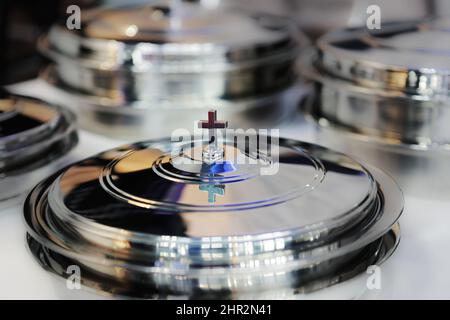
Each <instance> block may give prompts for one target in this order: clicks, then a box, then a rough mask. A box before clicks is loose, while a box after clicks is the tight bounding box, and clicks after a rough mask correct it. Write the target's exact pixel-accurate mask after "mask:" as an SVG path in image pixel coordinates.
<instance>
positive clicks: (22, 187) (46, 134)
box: [0, 90, 78, 201]
mask: <svg viewBox="0 0 450 320" xmlns="http://www.w3.org/2000/svg"><path fill="white" fill-rule="evenodd" d="M77 141H78V138H77V133H76V131H75V125H74V116H73V115H72V113H70V112H68V111H66V110H63V109H61V108H59V107H57V106H53V105H50V104H48V103H46V102H43V101H41V100H37V99H34V98H29V97H24V96H19V95H14V94H11V93H9V92H7V91H3V90H1V91H0V194H1V196H0V199H1V200H2V201H5V200H10V199H11V198H14V197H16V196H17V195H19V194H20V193H22V192H24V191H26V190H27V189H29V188H31V187H32V186H33V185H34V184H35V183H37V182H38V181H39V180H40V179H42V178H44V177H45V176H46V175H48V174H49V173H51V171H48V170H49V168H50V167H51V165H52V163H53V162H54V161H56V160H57V159H58V158H60V157H62V156H63V155H64V154H66V153H67V152H68V151H69V150H71V149H72V148H73V147H74V146H75V145H76V143H77Z"/></svg>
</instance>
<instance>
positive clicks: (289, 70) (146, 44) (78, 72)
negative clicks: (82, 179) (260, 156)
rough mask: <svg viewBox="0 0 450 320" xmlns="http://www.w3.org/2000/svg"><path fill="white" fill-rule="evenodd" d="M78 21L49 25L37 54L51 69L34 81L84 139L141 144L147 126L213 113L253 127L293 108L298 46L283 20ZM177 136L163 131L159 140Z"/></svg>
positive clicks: (121, 12)
mask: <svg viewBox="0 0 450 320" xmlns="http://www.w3.org/2000/svg"><path fill="white" fill-rule="evenodd" d="M83 13H84V14H83V15H82V19H83V21H82V25H83V28H82V29H81V30H73V31H71V30H68V29H67V28H66V26H65V25H55V26H54V27H53V28H52V29H51V30H50V31H49V33H48V35H47V36H46V37H44V38H43V39H42V40H41V42H40V50H41V51H42V52H43V53H44V54H45V55H46V56H47V57H49V58H50V59H51V60H52V61H53V64H52V65H51V66H50V68H49V70H47V71H46V72H43V74H42V77H43V78H45V79H46V80H48V81H49V82H50V83H51V84H53V85H54V86H55V87H57V88H59V89H61V90H64V91H66V92H68V93H70V94H71V97H72V99H69V101H68V102H67V104H68V105H69V106H71V107H73V108H74V109H75V110H76V111H77V113H78V114H79V118H80V123H81V124H82V125H83V126H84V127H85V128H86V129H88V130H95V131H97V132H101V133H104V134H107V135H114V136H120V137H124V136H125V137H127V138H128V137H143V136H144V137H148V136H149V132H148V131H146V127H147V128H148V122H147V121H148V120H151V121H152V123H153V124H154V125H156V126H157V125H158V124H159V123H160V120H161V121H163V120H164V119H167V118H174V117H173V113H177V112H181V113H182V114H185V115H187V116H189V115H194V116H193V117H194V118H197V119H198V117H199V116H200V115H201V114H203V113H204V112H205V110H207V108H209V107H210V106H211V105H220V106H222V108H223V109H224V110H223V113H226V114H227V115H229V117H233V116H234V119H236V120H238V119H239V118H242V120H241V121H240V123H239V125H240V126H241V127H256V126H257V125H260V122H261V120H262V119H264V121H265V123H277V122H279V121H281V120H282V119H283V118H285V117H286V116H287V115H288V114H290V112H291V111H292V110H293V109H294V108H295V106H296V102H297V101H298V97H296V95H298V93H297V92H296V90H295V86H296V80H297V75H296V71H295V62H296V58H297V54H298V49H299V43H300V42H301V41H304V40H301V39H299V37H298V35H297V31H296V30H295V27H294V26H293V25H292V24H291V23H290V22H289V21H287V20H285V19H282V18H279V17H276V16H271V15H267V14H252V13H249V12H246V11H237V10H234V11H233V10H231V9H230V10H229V9H226V10H225V9H221V10H218V9H217V10H212V9H207V8H205V7H204V6H201V5H199V4H195V3H188V2H184V1H180V3H179V4H178V5H177V6H174V5H173V4H172V6H170V5H169V3H168V1H161V2H160V3H157V4H152V5H131V6H121V7H117V8H109V9H106V8H103V9H97V10H91V11H87V12H83ZM242 30H245V32H242ZM228 109H230V110H229V111H228ZM177 117H178V119H180V118H183V117H182V116H180V114H177ZM143 118H145V121H144V122H142V121H141V119H143ZM184 121H186V119H185V120H184ZM185 123H186V122H185ZM234 123H235V124H236V125H238V123H237V122H234ZM177 127H178V126H177V122H176V121H168V122H167V126H166V127H163V128H162V130H163V132H162V134H160V136H162V135H168V134H170V132H171V130H173V129H174V128H177ZM155 132H156V130H154V131H153V136H155ZM160 132H161V131H160Z"/></svg>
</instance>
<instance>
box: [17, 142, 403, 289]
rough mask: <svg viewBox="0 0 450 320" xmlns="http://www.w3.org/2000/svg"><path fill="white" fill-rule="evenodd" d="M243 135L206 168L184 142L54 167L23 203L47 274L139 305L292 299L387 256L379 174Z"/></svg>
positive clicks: (395, 236)
mask: <svg viewBox="0 0 450 320" xmlns="http://www.w3.org/2000/svg"><path fill="white" fill-rule="evenodd" d="M241 138H244V140H240V139H241ZM247 138H249V141H250V142H248V144H245V143H244V144H243V145H242V144H239V142H236V141H245V137H243V136H241V135H237V136H235V137H234V138H233V139H228V138H224V139H223V140H221V142H222V146H223V149H220V150H221V151H220V152H219V153H220V154H221V156H220V157H219V158H214V157H213V159H216V160H214V161H211V159H212V158H211V149H209V146H208V144H207V145H206V146H205V142H204V141H205V139H203V138H195V137H193V138H191V139H189V140H184V141H182V142H177V143H175V142H172V141H171V140H170V139H162V140H154V141H145V142H138V143H134V144H129V145H125V146H122V147H119V148H116V149H112V150H109V151H106V152H103V153H101V154H98V155H96V156H93V157H91V158H88V159H85V160H83V161H80V162H78V163H75V164H73V165H71V166H69V167H67V168H65V169H64V170H62V171H60V172H58V173H57V174H55V175H53V176H51V177H50V178H48V179H47V180H45V181H43V182H41V183H40V184H39V185H38V186H36V188H35V189H34V190H33V191H32V192H31V193H30V195H29V197H28V199H27V201H26V204H25V207H24V214H25V220H26V223H27V226H28V229H27V233H28V242H29V246H30V248H31V251H32V252H33V254H34V255H35V256H36V257H37V259H38V260H39V261H40V263H41V264H42V265H43V266H44V267H46V268H48V269H49V270H51V271H53V272H54V273H56V274H59V275H61V276H64V274H65V270H66V268H67V266H69V265H78V266H79V267H80V268H81V270H82V277H81V278H82V282H83V284H84V285H85V286H87V287H90V288H93V289H95V290H98V291H105V292H109V293H112V294H116V295H125V296H133V297H145V298H169V297H184V298H241V297H247V298H249V297H255V298H257V297H294V296H295V295H296V294H299V293H305V292H310V291H314V290H317V289H321V288H323V287H327V286H330V285H332V284H335V283H339V282H341V281H343V280H346V279H349V278H351V277H353V276H355V275H357V274H359V273H361V272H363V271H365V270H366V268H367V267H368V266H369V265H372V264H377V263H381V262H382V261H384V260H385V259H386V258H387V257H388V256H389V255H390V254H391V253H392V251H393V250H394V249H395V247H396V245H397V243H398V240H399V233H398V232H399V230H398V225H397V224H396V222H397V219H398V217H399V215H400V214H401V212H402V210H403V198H402V193H401V191H400V190H399V188H398V187H397V185H396V184H395V183H394V182H393V181H392V180H391V179H390V178H389V177H388V176H386V175H385V174H383V173H382V172H380V171H379V170H377V169H374V168H368V167H365V166H363V165H361V164H360V163H358V162H356V161H354V160H352V159H351V158H349V157H347V156H345V155H344V154H340V153H336V152H334V151H332V150H329V149H326V148H323V147H320V146H317V145H313V144H308V143H304V142H300V141H295V140H289V139H279V138H275V137H267V136H258V135H254V136H250V137H249V136H247ZM206 141H208V140H206ZM252 143H253V144H254V146H256V147H255V148H252V147H249V145H252ZM215 150H217V149H215ZM83 275H84V276H83Z"/></svg>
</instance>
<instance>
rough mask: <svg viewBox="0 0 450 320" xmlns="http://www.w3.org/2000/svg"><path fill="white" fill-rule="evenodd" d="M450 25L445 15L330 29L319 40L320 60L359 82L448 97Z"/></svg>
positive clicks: (338, 74)
mask: <svg viewBox="0 0 450 320" xmlns="http://www.w3.org/2000/svg"><path fill="white" fill-rule="evenodd" d="M449 27H450V20H449V19H426V20H422V21H413V22H395V23H386V24H383V27H382V28H381V29H380V30H368V29H367V28H356V29H346V30H341V31H337V32H331V33H329V34H327V35H325V36H324V37H322V38H321V39H320V40H319V41H318V48H319V51H320V59H319V62H318V63H319V65H320V67H321V68H323V70H325V71H326V72H328V73H330V74H332V75H334V76H336V77H340V78H342V79H345V80H349V81H352V82H353V83H355V84H358V85H361V86H366V87H369V88H382V89H390V90H398V91H401V92H404V93H407V94H408V95H422V96H439V95H444V96H448V95H449V90H450V87H449V80H450V78H449V74H450V62H449V55H450V45H449V39H450V32H449V30H450V29H449Z"/></svg>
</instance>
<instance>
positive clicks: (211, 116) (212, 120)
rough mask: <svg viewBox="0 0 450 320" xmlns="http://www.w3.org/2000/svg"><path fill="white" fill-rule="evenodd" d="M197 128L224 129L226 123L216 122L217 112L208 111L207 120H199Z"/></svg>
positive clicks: (226, 125)
mask: <svg viewBox="0 0 450 320" xmlns="http://www.w3.org/2000/svg"><path fill="white" fill-rule="evenodd" d="M198 127H199V128H200V129H225V128H227V127H228V121H218V120H217V111H216V110H214V109H211V110H209V111H208V120H200V121H199V123H198Z"/></svg>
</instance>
